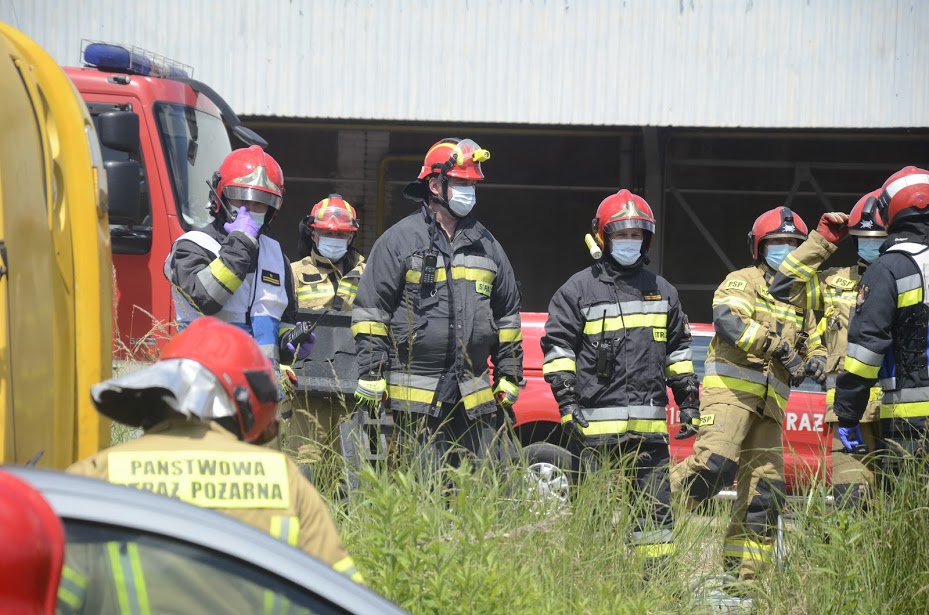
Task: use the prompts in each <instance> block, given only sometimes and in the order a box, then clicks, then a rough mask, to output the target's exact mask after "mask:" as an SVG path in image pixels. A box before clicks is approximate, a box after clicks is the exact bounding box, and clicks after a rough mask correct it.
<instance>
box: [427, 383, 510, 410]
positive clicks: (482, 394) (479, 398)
mask: <svg viewBox="0 0 929 615" xmlns="http://www.w3.org/2000/svg"><path fill="white" fill-rule="evenodd" d="M430 401H432V400H430ZM461 401H462V402H463V403H464V407H465V409H466V410H470V409H471V408H474V407H476V406H479V405H481V404H492V403H493V402H494V392H493V391H492V390H491V389H490V387H487V388H486V389H480V390H478V391H474V392H473V393H470V394H468V395H465V396H464V397H462V398H461Z"/></svg>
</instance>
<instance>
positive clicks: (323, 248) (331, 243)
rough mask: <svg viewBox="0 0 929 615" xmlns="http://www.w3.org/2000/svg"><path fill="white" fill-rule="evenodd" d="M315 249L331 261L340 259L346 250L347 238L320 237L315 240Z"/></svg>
mask: <svg viewBox="0 0 929 615" xmlns="http://www.w3.org/2000/svg"><path fill="white" fill-rule="evenodd" d="M316 250H317V251H318V252H319V253H320V254H321V255H322V256H325V257H326V258H328V259H329V260H331V261H338V260H341V259H342V257H343V256H345V253H346V252H348V239H339V238H338V237H320V238H319V241H318V242H316Z"/></svg>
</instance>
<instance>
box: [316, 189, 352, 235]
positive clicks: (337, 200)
mask: <svg viewBox="0 0 929 615" xmlns="http://www.w3.org/2000/svg"><path fill="white" fill-rule="evenodd" d="M307 218H308V222H309V226H311V227H312V228H316V229H321V230H326V231H348V232H355V231H357V230H358V218H357V216H356V215H355V208H354V207H352V206H351V205H350V204H349V203H348V201H345V200H344V199H343V198H342V197H341V196H339V195H338V194H330V195H329V197H328V198H325V199H323V200H322V201H320V202H319V203H317V204H316V205H315V206H313V211H312V212H310V215H309V216H307Z"/></svg>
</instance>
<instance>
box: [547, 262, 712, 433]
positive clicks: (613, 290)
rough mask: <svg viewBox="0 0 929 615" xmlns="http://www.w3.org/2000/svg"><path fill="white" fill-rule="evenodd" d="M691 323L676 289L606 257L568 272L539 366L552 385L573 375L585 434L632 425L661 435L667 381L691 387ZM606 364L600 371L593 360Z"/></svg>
mask: <svg viewBox="0 0 929 615" xmlns="http://www.w3.org/2000/svg"><path fill="white" fill-rule="evenodd" d="M690 342H691V337H690V330H689V327H688V326H687V317H686V315H685V314H684V312H683V310H682V309H681V304H680V300H679V299H678V294H677V290H676V289H675V288H674V287H673V286H672V285H671V284H670V283H668V281H667V280H665V279H664V278H662V277H661V276H657V275H655V274H654V273H652V272H650V271H648V270H646V269H644V268H642V267H636V268H620V267H618V266H617V265H615V264H614V263H613V261H612V260H604V261H602V262H599V263H596V264H594V265H593V266H591V267H589V268H588V269H584V270H583V271H580V272H578V273H576V274H575V275H573V276H572V277H571V278H570V279H569V280H568V281H567V282H565V284H564V285H563V286H562V287H561V288H559V289H558V291H556V292H555V295H554V296H553V297H552V300H551V303H550V304H549V306H548V321H547V322H546V323H545V336H544V337H543V338H542V341H541V343H542V352H543V353H544V359H543V363H542V373H543V374H544V376H545V380H546V381H547V382H549V383H550V384H551V385H552V386H553V387H558V386H562V384H561V383H563V382H564V381H565V379H566V378H569V377H571V376H573V377H576V379H577V387H576V388H577V394H578V397H579V400H578V401H579V403H580V405H581V407H582V408H583V410H582V413H583V415H584V416H585V418H586V419H587V420H588V421H589V422H590V427H586V428H583V433H584V434H585V435H586V436H589V437H591V438H598V437H601V436H613V437H614V439H615V437H616V436H619V435H620V434H624V433H627V432H635V433H639V434H648V435H657V436H659V437H661V438H662V439H666V438H667V432H668V428H667V421H666V417H667V410H666V407H667V404H668V395H667V389H666V385H667V386H671V388H672V391H674V393H675V397H677V396H678V392H679V391H683V390H684V389H685V388H686V387H687V385H688V383H690V384H691V385H692V386H693V390H696V386H697V378H696V376H695V375H694V369H693V362H692V360H691V350H690ZM601 355H603V359H604V360H601V361H600V365H601V367H603V368H605V369H604V371H601V373H600V374H598V359H599V358H600V357H601Z"/></svg>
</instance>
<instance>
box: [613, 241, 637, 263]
mask: <svg viewBox="0 0 929 615" xmlns="http://www.w3.org/2000/svg"><path fill="white" fill-rule="evenodd" d="M610 254H611V255H612V256H613V260H615V261H616V262H617V263H619V264H620V265H622V266H623V267H629V266H631V265H635V263H636V261H637V260H639V258H641V256H642V240H641V239H611V240H610Z"/></svg>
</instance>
